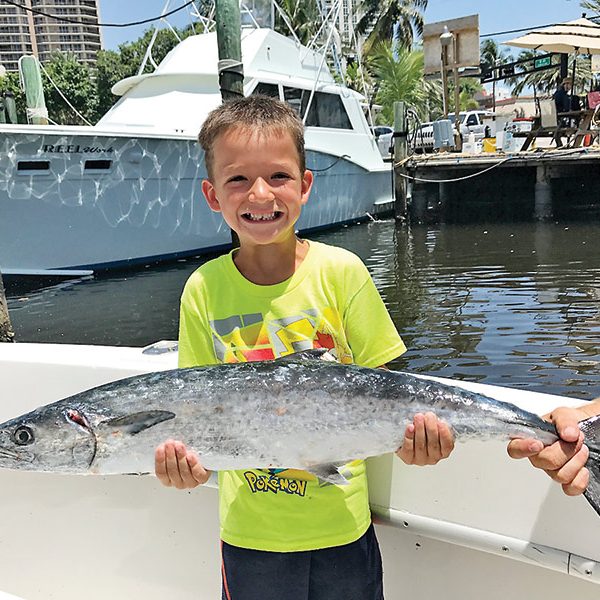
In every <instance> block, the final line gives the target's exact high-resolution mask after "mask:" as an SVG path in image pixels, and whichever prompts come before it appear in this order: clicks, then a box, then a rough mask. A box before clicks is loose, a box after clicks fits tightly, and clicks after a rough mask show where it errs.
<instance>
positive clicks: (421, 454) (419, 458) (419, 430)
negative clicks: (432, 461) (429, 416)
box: [412, 413, 427, 466]
mask: <svg viewBox="0 0 600 600" xmlns="http://www.w3.org/2000/svg"><path fill="white" fill-rule="evenodd" d="M413 425H414V427H415V431H414V442H413V444H414V459H413V462H412V464H414V465H419V466H423V465H425V464H427V463H426V460H427V433H426V431H425V415H422V414H421V413H417V414H416V415H415V416H414V418H413Z"/></svg>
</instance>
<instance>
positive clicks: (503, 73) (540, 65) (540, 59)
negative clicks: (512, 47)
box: [480, 53, 560, 83]
mask: <svg viewBox="0 0 600 600" xmlns="http://www.w3.org/2000/svg"><path fill="white" fill-rule="evenodd" d="M553 56H559V55H558V54H555V53H550V54H541V55H539V56H537V57H535V56H534V57H531V58H523V59H521V60H516V61H514V62H510V63H506V64H504V65H494V66H489V65H488V66H487V68H484V66H483V65H482V66H481V77H480V81H481V83H490V82H492V81H502V80H503V79H509V78H511V77H521V76H522V75H528V74H529V73H535V72H536V71H545V70H546V69H558V68H559V67H560V63H558V62H554V63H553V62H552V57H553Z"/></svg>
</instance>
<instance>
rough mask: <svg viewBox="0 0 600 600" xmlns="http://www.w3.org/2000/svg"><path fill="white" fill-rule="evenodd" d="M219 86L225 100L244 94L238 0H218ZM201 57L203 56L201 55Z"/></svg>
mask: <svg viewBox="0 0 600 600" xmlns="http://www.w3.org/2000/svg"><path fill="white" fill-rule="evenodd" d="M215 13H216V23H217V45H218V48H219V64H218V70H219V87H220V89H221V98H223V101H226V100H230V99H232V98H241V97H243V95H244V65H243V64H242V19H241V15H240V5H239V3H238V1H237V0H216V2H215ZM200 58H201V57H200Z"/></svg>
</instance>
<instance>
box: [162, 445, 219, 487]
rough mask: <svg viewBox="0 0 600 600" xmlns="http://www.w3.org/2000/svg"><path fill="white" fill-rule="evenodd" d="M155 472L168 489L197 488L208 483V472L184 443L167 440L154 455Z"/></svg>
mask: <svg viewBox="0 0 600 600" xmlns="http://www.w3.org/2000/svg"><path fill="white" fill-rule="evenodd" d="M154 471H155V473H156V477H157V478H158V480H159V481H160V482H161V483H162V484H163V485H165V486H167V487H176V488H177V489H178V490H185V489H191V488H195V487H197V486H199V485H201V484H203V483H206V482H207V481H208V478H209V477H210V474H211V472H210V471H207V470H206V469H205V468H204V467H203V466H202V464H201V463H200V459H199V458H198V455H197V454H196V453H195V452H191V451H189V450H188V449H187V448H186V447H185V445H184V444H183V443H182V442H176V441H174V440H167V441H166V442H165V443H164V444H161V445H160V446H159V447H158V448H157V449H156V451H155V453H154Z"/></svg>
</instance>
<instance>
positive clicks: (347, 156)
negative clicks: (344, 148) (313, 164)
mask: <svg viewBox="0 0 600 600" xmlns="http://www.w3.org/2000/svg"><path fill="white" fill-rule="evenodd" d="M343 158H352V157H351V156H350V155H349V154H342V156H340V157H338V159H337V160H335V161H333V162H332V163H331V164H330V165H329V166H328V167H325V168H324V169H311V168H310V167H309V171H312V172H313V173H323V172H324V171H329V169H331V168H332V167H335V165H337V164H338V163H339V162H340V160H342V159H343Z"/></svg>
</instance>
